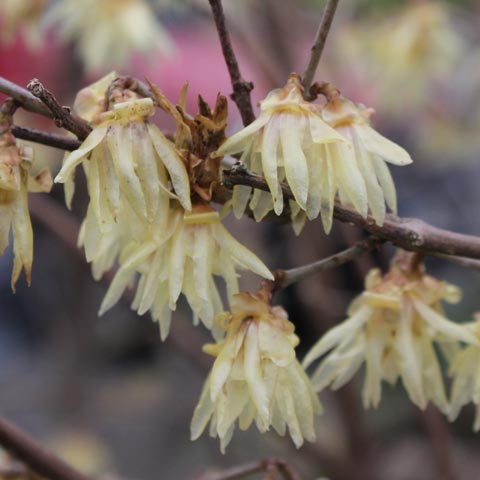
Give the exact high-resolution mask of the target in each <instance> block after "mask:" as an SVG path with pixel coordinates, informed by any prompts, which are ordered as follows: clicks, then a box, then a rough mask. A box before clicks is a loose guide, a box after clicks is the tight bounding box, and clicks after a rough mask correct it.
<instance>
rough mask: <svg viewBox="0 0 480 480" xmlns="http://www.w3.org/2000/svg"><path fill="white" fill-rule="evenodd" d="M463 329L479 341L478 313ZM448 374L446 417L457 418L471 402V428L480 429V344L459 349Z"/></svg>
mask: <svg viewBox="0 0 480 480" xmlns="http://www.w3.org/2000/svg"><path fill="white" fill-rule="evenodd" d="M465 329H467V330H468V331H469V332H471V333H472V334H473V335H475V337H476V339H477V340H478V341H479V342H480V314H477V315H476V321H474V322H472V323H469V324H466V325H465ZM449 374H450V376H451V377H452V378H453V383H452V389H451V396H450V411H449V413H448V418H449V420H450V421H453V420H455V419H456V418H457V416H458V414H459V413H460V410H461V408H462V407H463V406H464V405H466V404H467V403H470V402H472V403H473V404H474V405H475V408H476V415H475V420H474V424H473V430H474V431H475V432H478V431H479V430H480V345H479V344H471V345H467V347H466V348H464V349H462V350H460V351H459V352H458V353H457V355H456V357H454V359H453V362H452V364H451V366H450V371H449Z"/></svg>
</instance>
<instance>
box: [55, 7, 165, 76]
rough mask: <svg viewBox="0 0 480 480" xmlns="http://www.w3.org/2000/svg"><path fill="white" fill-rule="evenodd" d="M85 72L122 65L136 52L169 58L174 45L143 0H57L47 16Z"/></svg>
mask: <svg viewBox="0 0 480 480" xmlns="http://www.w3.org/2000/svg"><path fill="white" fill-rule="evenodd" d="M48 21H49V22H50V23H53V24H55V25H56V26H57V27H58V29H59V32H60V36H61V37H62V38H63V39H64V40H65V41H69V42H72V43H73V44H74V45H75V47H76V48H77V50H78V52H79V54H80V57H81V59H82V61H83V62H84V64H85V67H86V69H87V70H88V71H99V70H100V71H105V70H109V69H111V68H120V67H123V66H125V64H126V62H127V61H128V60H129V57H130V56H131V55H132V54H133V53H136V52H139V53H142V54H145V55H146V54H152V55H155V54H156V53H157V52H161V53H163V54H164V55H171V54H172V53H173V51H174V46H173V43H172V41H171V40H170V36H169V34H168V32H167V31H166V30H165V28H163V27H162V25H161V24H160V23H159V21H158V20H157V18H156V17H155V14H154V12H153V11H152V9H151V7H150V5H149V4H148V2H146V1H144V0H83V1H81V2H79V1H78V0H60V1H59V2H58V3H57V4H56V5H55V6H54V8H53V9H52V11H51V12H50V14H49V19H48Z"/></svg>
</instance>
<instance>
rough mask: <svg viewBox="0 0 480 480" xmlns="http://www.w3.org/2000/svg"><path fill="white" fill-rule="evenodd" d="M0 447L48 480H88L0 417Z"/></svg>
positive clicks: (88, 479)
mask: <svg viewBox="0 0 480 480" xmlns="http://www.w3.org/2000/svg"><path fill="white" fill-rule="evenodd" d="M0 445H2V446H3V447H4V448H5V449H6V450H8V451H9V452H11V453H12V454H13V455H14V456H15V457H16V458H18V459H19V460H21V461H22V462H24V463H25V464H26V465H28V466H29V467H30V468H31V469H32V470H34V471H35V472H37V473H38V474H40V475H41V476H43V477H45V478H48V479H49V480H90V478H89V477H87V476H86V475H84V474H83V473H81V472H79V471H77V470H75V469H74V468H72V467H71V466H70V465H68V464H66V463H65V462H64V461H63V460H61V459H60V458H58V457H56V456H55V455H53V454H52V453H51V452H48V451H47V450H45V449H44V448H43V447H42V446H41V445H40V444H38V443H37V441H36V440H34V439H33V438H32V437H30V436H29V435H27V434H26V433H24V432H22V431H21V430H19V429H18V428H17V427H15V426H14V425H12V424H11V423H10V422H8V421H7V420H5V419H4V418H1V417H0Z"/></svg>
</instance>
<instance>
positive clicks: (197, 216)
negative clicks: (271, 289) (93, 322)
mask: <svg viewBox="0 0 480 480" xmlns="http://www.w3.org/2000/svg"><path fill="white" fill-rule="evenodd" d="M239 269H246V270H251V271H252V272H254V273H256V274H258V275H260V276H261V277H263V278H268V279H273V276H272V274H271V273H270V271H269V270H268V268H267V267H266V266H265V265H264V264H263V263H262V262H261V261H260V260H259V259H258V257H257V256H256V255H255V254H253V253H252V252H251V251H250V250H248V249H247V248H246V247H244V246H243V245H242V244H240V243H239V242H238V241H237V240H235V238H234V237H232V235H231V234H230V233H229V232H228V231H227V229H226V228H225V227H224V226H223V224H222V222H221V220H220V217H219V214H218V213H217V212H216V211H215V210H214V209H213V208H212V207H210V206H207V205H199V206H196V207H195V208H194V209H193V211H192V212H186V211H185V210H184V209H183V208H181V207H180V206H178V207H173V208H171V209H170V211H169V212H168V214H166V215H164V216H162V217H159V218H158V220H157V222H155V224H154V225H152V226H151V228H150V229H149V230H148V231H147V232H146V233H145V235H144V240H143V241H142V242H135V241H134V242H130V243H129V244H127V245H126V247H125V248H124V249H123V251H122V252H121V254H120V268H119V270H118V271H117V273H116V275H115V277H114V279H113V281H112V283H111V284H110V288H109V289H108V292H107V294H106V295H105V298H104V300H103V302H102V305H101V307H100V312H99V314H100V315H102V314H103V313H104V312H106V311H107V310H108V309H110V308H111V307H112V306H113V305H115V303H117V301H118V300H119V298H120V296H121V295H122V293H123V291H124V290H125V288H126V287H127V286H128V285H132V284H133V283H134V282H135V279H136V277H137V276H138V277H139V281H138V285H137V287H136V295H135V299H134V300H133V303H132V308H133V309H134V310H136V311H137V312H138V313H139V314H140V315H143V314H144V313H146V312H147V311H150V313H151V315H152V318H153V319H154V320H156V321H158V322H159V324H160V333H161V337H162V339H165V338H166V336H167V335H168V332H169V328H170V320H171V312H172V310H175V309H176V304H177V300H178V298H179V296H180V293H183V294H184V295H185V297H186V298H187V301H188V303H189V304H190V307H191V308H192V310H193V312H194V316H195V319H199V320H201V321H202V322H203V323H204V324H205V326H207V328H212V327H213V326H214V325H213V319H214V317H215V315H216V314H217V313H219V312H221V311H222V310H223V305H222V301H221V298H220V294H219V292H218V289H217V286H216V284H215V280H214V275H217V276H220V277H222V278H223V279H224V280H225V282H226V285H227V292H228V295H229V297H231V296H232V295H233V294H235V293H237V292H238V280H237V270H239Z"/></svg>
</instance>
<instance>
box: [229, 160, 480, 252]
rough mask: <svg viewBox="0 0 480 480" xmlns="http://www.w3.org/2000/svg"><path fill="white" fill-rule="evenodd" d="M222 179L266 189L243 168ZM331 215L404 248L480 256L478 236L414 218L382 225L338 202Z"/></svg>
mask: <svg viewBox="0 0 480 480" xmlns="http://www.w3.org/2000/svg"><path fill="white" fill-rule="evenodd" d="M223 178H224V182H225V183H226V185H227V186H232V185H249V186H251V187H254V188H258V189H259V190H264V191H269V188H268V185H267V182H266V181H265V179H264V178H263V177H261V176H260V175H255V174H252V173H249V172H247V171H246V170H245V168H244V167H241V168H232V169H230V170H224V171H223ZM282 190H283V195H284V197H285V198H288V199H290V200H293V199H294V197H293V195H292V192H291V190H290V188H289V187H288V186H287V185H285V184H283V185H282ZM333 216H334V218H336V219H337V220H339V221H341V222H345V223H351V224H354V225H356V226H357V227H360V228H362V229H363V230H365V231H367V232H368V233H370V234H371V235H373V236H375V237H378V238H380V239H382V240H386V241H389V242H391V243H393V244H394V245H395V246H397V247H400V248H402V249H404V250H409V251H412V252H420V253H423V254H426V255H433V254H445V255H456V256H460V257H467V258H476V259H480V237H477V236H474V235H464V234H461V233H456V232H452V231H450V230H444V229H441V228H437V227H434V226H433V225H429V224H428V223H426V222H424V221H423V220H419V219H417V218H400V217H397V216H395V215H390V214H387V215H386V217H385V221H384V223H383V225H382V226H380V225H377V224H376V223H375V221H374V220H373V218H372V217H371V216H368V217H367V218H363V217H362V216H361V215H360V214H359V213H357V212H355V211H354V210H351V209H350V208H347V207H344V206H342V205H340V204H339V203H338V202H337V203H336V204H335V208H334V212H333Z"/></svg>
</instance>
